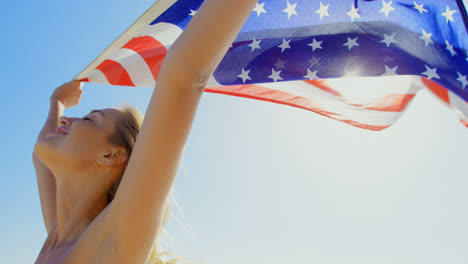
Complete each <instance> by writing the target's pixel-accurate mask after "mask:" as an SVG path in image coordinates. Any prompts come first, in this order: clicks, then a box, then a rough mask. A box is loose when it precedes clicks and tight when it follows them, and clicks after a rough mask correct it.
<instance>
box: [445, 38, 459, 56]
mask: <svg viewBox="0 0 468 264" xmlns="http://www.w3.org/2000/svg"><path fill="white" fill-rule="evenodd" d="M445 45H446V47H445V49H447V50H448V51H449V52H450V55H452V57H453V56H455V55H457V52H456V51H455V50H454V49H453V45H450V43H449V42H448V40H446V41H445Z"/></svg>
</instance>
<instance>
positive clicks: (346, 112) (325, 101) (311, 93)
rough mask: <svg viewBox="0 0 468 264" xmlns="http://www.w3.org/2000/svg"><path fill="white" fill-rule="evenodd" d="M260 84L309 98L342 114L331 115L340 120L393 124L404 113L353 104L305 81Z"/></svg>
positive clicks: (318, 104) (370, 123)
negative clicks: (365, 107)
mask: <svg viewBox="0 0 468 264" xmlns="http://www.w3.org/2000/svg"><path fill="white" fill-rule="evenodd" d="M259 85H262V86H265V87H267V88H270V89H275V90H280V91H284V92H287V93H291V94H295V95H298V96H302V97H305V98H308V99H310V100H311V102H312V103H313V105H314V106H316V107H318V108H319V109H321V110H323V111H329V112H333V113H336V114H338V115H341V116H335V115H332V116H331V117H333V118H336V119H339V120H347V119H350V120H353V121H356V122H358V123H361V124H366V125H374V126H388V125H391V124H393V123H394V122H395V121H396V120H397V119H398V118H399V117H400V115H401V114H402V112H388V111H377V110H370V109H363V108H360V107H356V106H351V105H349V104H346V103H345V102H343V101H341V100H339V99H338V98H337V97H336V96H334V95H332V94H330V93H327V92H325V91H323V90H321V89H320V88H317V87H315V86H313V85H310V84H308V83H306V82H303V81H294V82H284V83H282V82H277V83H263V84H259Z"/></svg>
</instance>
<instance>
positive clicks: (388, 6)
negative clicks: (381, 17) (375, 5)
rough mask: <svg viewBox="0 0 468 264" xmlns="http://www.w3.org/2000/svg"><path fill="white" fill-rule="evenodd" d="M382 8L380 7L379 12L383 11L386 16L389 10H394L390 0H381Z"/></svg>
mask: <svg viewBox="0 0 468 264" xmlns="http://www.w3.org/2000/svg"><path fill="white" fill-rule="evenodd" d="M382 5H383V7H382V9H380V11H379V12H380V13H385V17H388V13H390V11H393V10H395V8H393V7H392V1H390V2H388V3H387V2H385V1H384V0H382Z"/></svg>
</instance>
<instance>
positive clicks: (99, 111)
mask: <svg viewBox="0 0 468 264" xmlns="http://www.w3.org/2000/svg"><path fill="white" fill-rule="evenodd" d="M95 112H98V113H100V114H101V115H102V116H104V113H103V112H102V111H101V110H93V111H91V112H89V114H92V113H95Z"/></svg>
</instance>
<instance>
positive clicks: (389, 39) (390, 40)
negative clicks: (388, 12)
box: [380, 34, 397, 48]
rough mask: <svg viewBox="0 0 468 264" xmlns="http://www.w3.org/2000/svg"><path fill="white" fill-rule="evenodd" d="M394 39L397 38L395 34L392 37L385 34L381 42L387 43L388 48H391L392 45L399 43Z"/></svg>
mask: <svg viewBox="0 0 468 264" xmlns="http://www.w3.org/2000/svg"><path fill="white" fill-rule="evenodd" d="M394 38H395V34H393V35H391V36H387V35H385V34H384V39H383V40H381V41H380V42H383V43H385V44H386V45H387V48H388V47H389V46H390V44H392V43H397V42H396V40H395V39H394Z"/></svg>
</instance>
